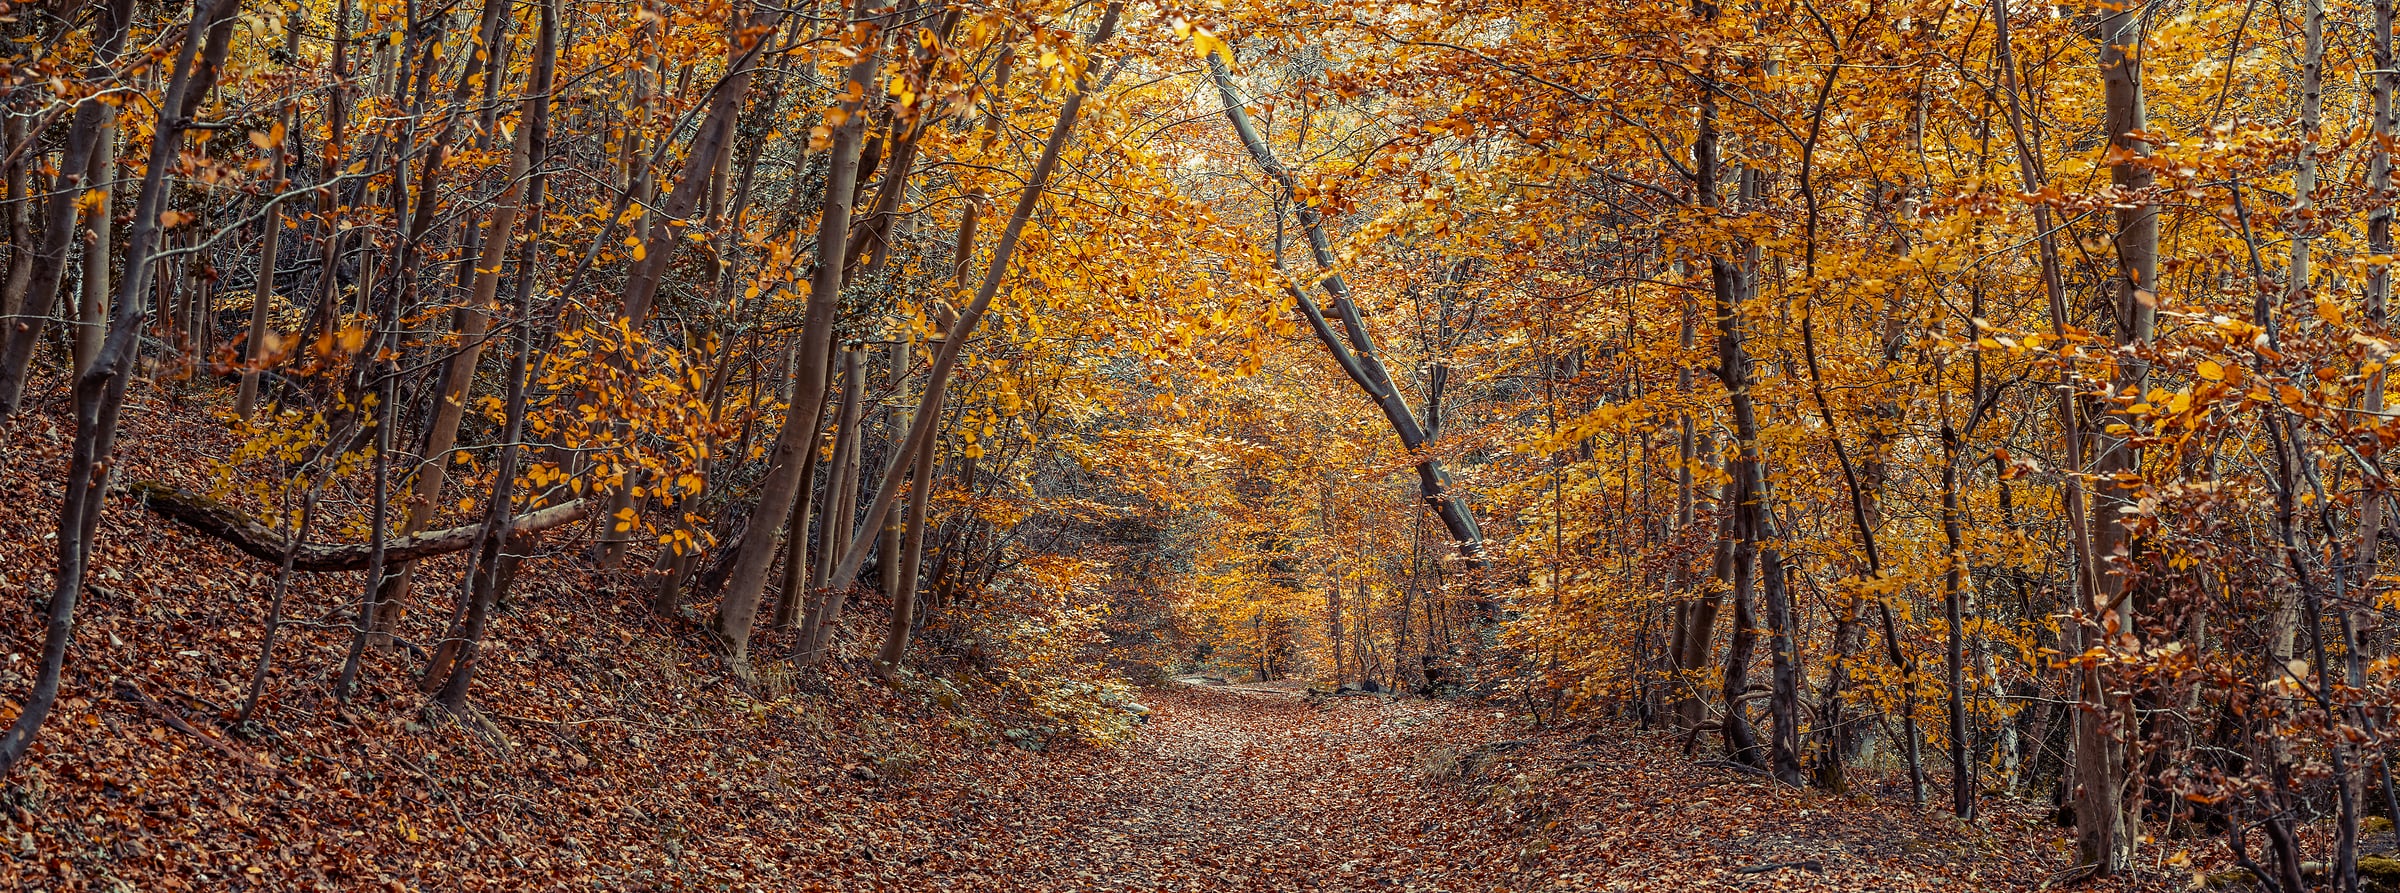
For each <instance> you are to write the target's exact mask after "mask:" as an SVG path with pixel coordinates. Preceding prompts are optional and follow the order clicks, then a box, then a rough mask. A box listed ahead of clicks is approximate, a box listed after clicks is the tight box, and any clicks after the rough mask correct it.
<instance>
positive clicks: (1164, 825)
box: [909, 689, 2188, 891]
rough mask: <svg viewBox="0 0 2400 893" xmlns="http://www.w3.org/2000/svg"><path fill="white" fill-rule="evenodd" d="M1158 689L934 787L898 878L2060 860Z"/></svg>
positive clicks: (1658, 773)
mask: <svg viewBox="0 0 2400 893" xmlns="http://www.w3.org/2000/svg"><path fill="white" fill-rule="evenodd" d="M1158 695H1159V701H1160V703H1159V704H1158V705H1157V713H1156V715H1155V718H1154V721H1153V722H1152V723H1151V724H1150V725H1149V726H1148V727H1146V728H1145V729H1143V731H1142V735H1141V737H1140V739H1139V740H1137V741H1136V742H1135V743H1134V744H1132V745H1130V746H1128V747H1126V748H1122V749H1116V750H1106V749H1092V750H1078V751H1074V752H1069V753H1061V754H1056V755H1050V756H1036V757H1033V758H1032V759H1029V760H1025V761H1021V762H1017V763H1014V764H1013V766H1012V767H1011V768H1012V769H1013V771H1004V772H1002V773H1000V774H997V775H995V776H993V777H990V778H981V779H957V780H954V782H955V783H957V784H959V785H961V786H962V788H963V789H962V791H961V794H962V796H961V797H960V798H959V799H958V800H956V801H954V802H955V803H956V804H957V805H958V806H959V808H960V810H961V811H962V812H964V813H968V814H965V815H958V816H955V817H954V819H955V820H956V822H957V826H958V827H960V828H962V829H969V830H968V831H967V836H968V837H969V838H970V839H966V840H961V841H959V842H958V843H959V845H957V846H953V847H944V848H942V852H941V854H940V855H936V856H934V857H932V858H930V859H928V860H927V861H925V862H924V863H922V864H921V865H919V866H917V867H916V870H915V871H912V872H910V874H912V875H914V879H913V880H911V881H910V882H909V885H910V886H912V887H916V886H925V887H936V888H942V887H947V888H953V889H975V888H983V889H1009V890H1129V891H1130V890H1261V891H1265V890H1425V891H1436V890H1439V891H1453V890H1455V891H1482V890H1562V891H1563V890H1690V889H1711V890H1714V889H1725V890H1748V889H1759V890H1764V889H1775V890H1795V889H1807V890H1817V889H1823V890H1962V889H1977V890H1991V889H2023V888H2030V887H2033V886H2037V885H2039V884H2040V882H2041V881H2042V880H2043V879H2044V877H2046V875H2047V874H2048V873H2049V871H2050V870H2053V869H2055V868H2056V867H2061V866H2052V865H2050V864H2049V863H2051V862H2059V861H2060V860H2061V855H2060V853H2059V851H2058V848H2057V847H2056V846H2055V843H2054V841H2053V840H2052V838H2053V837H2055V835H2054V834H2053V833H2052V829H2044V828H2041V827H2039V825H2038V824H2037V823H2034V822H2032V821H2030V820H2029V818H2028V817H2026V816H2021V815H2020V816H2003V817H2000V818H1997V819H1995V820H1994V821H1995V823H1996V826H1997V828H1999V829H2005V830H1994V829H1993V828H1965V827H1961V826H1957V825H1955V824H1952V823H1948V822H1947V821H1946V820H1941V819H1934V818H1926V817H1918V816H1914V815H1910V814H1909V813H1908V812H1907V811H1906V810H1905V809H1904V808H1897V807H1895V806H1891V805H1888V803H1887V802H1886V801H1888V799H1889V798H1882V797H1878V798H1865V797H1860V798H1856V799H1840V798H1831V797H1827V796H1824V795H1820V794H1816V793H1812V792H1804V791H1792V790H1784V789H1778V788H1776V787H1774V786H1772V785H1770V784H1767V783H1764V782H1760V781H1757V780H1755V779H1752V778H1750V777H1748V776H1744V775H1739V774H1734V773H1728V772H1725V771H1723V770H1718V769H1711V768H1707V767H1701V766H1694V765H1692V764H1690V763H1689V762H1687V761H1684V760H1682V759H1681V758H1680V757H1679V755H1677V754H1676V753H1675V752H1674V750H1673V748H1672V744H1673V742H1671V741H1668V740H1666V739H1665V738H1663V737H1649V736H1638V737H1633V738H1626V737H1621V736H1615V735H1609V736H1598V735H1595V736H1574V735H1565V734H1557V735H1535V736H1532V737H1529V738H1510V737H1507V733H1506V730H1505V729H1504V728H1503V724H1502V723H1501V722H1499V721H1498V720H1497V718H1496V717H1494V716H1493V715H1492V714H1489V713H1485V712H1480V711H1477V710H1474V709H1471V708H1468V707H1463V706H1454V705H1448V704H1439V703H1428V702H1422V701H1379V700H1374V699H1342V700H1338V701H1334V702H1331V703H1329V704H1324V705H1314V704H1308V703H1304V702H1302V701H1300V700H1297V699H1294V698H1291V697H1288V696H1282V697H1279V696H1276V695H1275V694H1273V693H1270V692H1262V691H1255V690H1253V691H1242V690H1238V689H1236V690H1222V689H1220V690H1177V691H1170V692H1162V693H1158ZM2062 864H2063V863H2062ZM2185 877H2186V878H2188V875H2186V876H2185Z"/></svg>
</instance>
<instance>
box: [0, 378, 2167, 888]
mask: <svg viewBox="0 0 2400 893" xmlns="http://www.w3.org/2000/svg"><path fill="white" fill-rule="evenodd" d="M145 390H146V391H148V389H145ZM148 393H149V394H155V393H156V392H155V391H148ZM126 416H127V419H128V422H127V428H128V429H129V436H128V438H127V439H126V441H125V442H124V444H123V446H122V447H121V453H120V455H121V457H122V461H121V463H120V467H119V468H118V470H117V479H118V480H119V481H127V480H138V479H145V478H153V479H164V480H167V481H170V482H172V483H175V484H177V485H179V486H185V487H189V488H194V489H205V488H206V486H207V481H206V480H205V479H204V478H203V476H202V472H201V471H200V469H204V468H206V467H207V462H206V460H207V458H208V457H211V456H221V455H224V454H225V451H226V450H227V449H228V448H229V444H227V443H226V442H225V440H224V435H223V433H222V432H223V427H222V426H221V425H218V424H215V423H212V422H206V421H203V420H204V419H205V418H206V416H205V413H204V411H201V410H199V409H197V408H195V407H188V406H177V405H175V404H174V403H173V402H172V401H171V400H167V399H161V398H158V397H155V396H148V395H145V396H141V397H137V399H136V400H135V402H134V403H133V404H132V405H131V406H129V407H128V409H127V413H126ZM66 428H67V424H66V419H65V418H64V412H63V410H62V409H61V408H60V407H57V406H55V405H52V406H49V407H47V408H44V409H42V410H41V411H37V412H35V413H30V414H28V415H26V416H24V417H21V418H19V419H18V420H16V421H15V422H12V423H11V424H10V425H9V427H8V428H6V429H4V430H0V443H7V444H11V445H12V446H11V447H10V448H9V449H8V450H6V451H0V494H5V498H0V592H4V593H6V594H5V595H4V596H0V721H5V720H7V719H9V718H11V717H13V715H14V713H15V702H14V701H13V700H10V699H12V698H15V697H19V696H21V694H22V693H23V692H24V691H26V689H27V688H28V687H29V685H30V683H31V669H32V663H33V659H34V656H35V655H36V654H38V649H39V642H40V622H39V619H38V610H39V609H38V607H37V603H38V599H37V598H36V597H34V596H33V595H31V594H30V593H34V592H37V591H39V590H41V589H43V588H46V586H47V579H48V568H49V567H50V563H51V560H52V557H53V556H52V550H53V549H54V548H55V546H54V543H55V541H54V540H52V539H50V538H49V537H48V536H46V535H45V533H44V532H45V531H46V530H47V529H48V525H49V524H50V523H51V519H52V517H53V513H54V512H55V511H56V506H57V504H58V499H59V494H58V492H57V490H56V484H55V481H56V480H57V479H59V478H60V477H63V475H61V474H59V473H58V472H59V470H60V469H61V468H63V467H64V464H65V459H64V450H65V447H66V443H67V438H66ZM99 542H100V546H99V550H98V556H97V563H96V567H95V571H94V575H93V579H94V584H95V585H94V586H93V587H92V589H91V591H90V593H89V595H88V597H87V600H86V601H85V604H84V605H83V607H82V609H81V611H80V612H79V622H80V629H79V633H78V638H77V640H76V646H75V650H74V652H73V661H72V663H71V667H70V672H69V674H68V678H67V680H66V690H65V694H64V697H63V699H62V702H61V704H60V707H59V709H58V710H57V711H56V712H54V713H53V714H52V716H51V719H50V722H49V724H48V726H47V728H46V729H45V730H44V732H43V738H42V740H41V741H40V742H39V743H38V744H37V745H36V747H35V750H34V754H33V757H32V758H31V759H30V760H29V761H28V762H27V763H26V764H25V765H24V766H22V767H20V769H19V770H18V771H17V772H16V773H14V774H13V775H12V776H11V777H9V778H7V779H4V780H0V890H44V891H49V890H60V891H66V890H105V891H128V890H138V891H151V890H178V889H206V890H226V891H245V890H277V891H280V890H320V889H321V890H342V891H348V890H376V889H382V890H424V891H452V890H510V891H517V890H578V891H582V890H625V891H650V890H694V891H703V890H706V891H716V890H724V891H746V890H765V891H782V890H925V889H957V890H1012V891H1013V890H1023V891H1048V890H1062V891H1063V890H1227V891H1231V890H1242V891H1249V890H1258V891H1268V890H1277V891H1280V890H1409V891H1433V890H1441V891H1487V890H1512V891H1513V890H1562V891H1563V890H1578V891H1581V890H1644V891H1649V890H1660V891H1667V890H1769V889H1773V890H1878V891H1881V890H1895V891H1896V890H2018V889H2033V888H2036V887H2039V886H2041V885H2042V884H2043V883H2044V882H2045V881H2046V880H2047V879H2049V878H2050V877H2051V876H2052V873H2054V872H2056V871H2058V870H2060V869H2063V868H2065V867H2066V861H2067V857H2066V855H2065V848H2064V840H2063V835H2062V834H2061V833H2060V832H2059V829H2057V828H2054V827H2051V826H2049V825H2047V824H2046V823H2045V822H2044V821H2042V820H2041V819H2042V816H2041V813H2040V811H2039V810H2038V809H2035V808H2034V807H2032V806H2030V805H2027V806H2015V805H2011V804H2009V803H2007V802H1998V803H1995V804H1994V806H1993V808H1992V809H1991V810H1990V813H1991V814H1990V815H1989V816H1988V817H1986V818H1985V819H1983V820H1981V821H1979V822H1978V823H1976V824H1974V825H1972V826H1967V825H1960V824H1959V823H1956V822H1952V821H1949V820H1947V819H1943V818H1940V817H1938V816H1931V815H1922V814H1917V813H1914V812H1912V811H1910V810H1909V809H1908V808H1907V805H1906V802H1905V800H1904V798H1903V797H1902V795H1901V790H1902V789H1901V788H1900V787H1899V786H1897V785H1892V784H1888V783H1878V782H1876V781H1874V780H1871V779H1870V780H1862V783H1861V784H1860V785H1858V790H1857V792H1856V793H1853V794H1851V795H1848V796H1844V797H1836V796H1831V795H1826V794H1821V793H1816V792H1810V791H1797V790H1790V789H1784V788H1781V787H1778V786H1775V785H1772V784H1770V783H1768V782H1766V781H1765V780H1763V779H1759V778H1756V777H1752V776H1748V775H1743V774H1739V773H1734V772H1729V771H1726V770H1723V769H1718V768H1710V767H1707V766H1704V765H1699V764H1695V763H1694V762H1693V761H1692V760H1690V759H1687V758H1685V757H1684V756H1683V754H1682V746H1681V745H1682V742H1681V740H1680V739H1678V738H1676V737H1674V736H1672V735H1669V734H1666V733H1660V732H1642V731H1633V730H1624V729H1600V730H1594V729H1591V728H1578V729H1549V730H1528V729H1526V728H1525V727H1523V726H1522V725H1521V724H1520V723H1518V722H1516V721H1514V720H1512V719H1510V718H1508V717H1507V716H1506V714H1504V713H1496V712H1494V711H1495V710H1498V709H1499V708H1497V707H1492V706H1486V705H1478V704H1474V703H1470V702H1434V701H1424V700H1415V699H1397V700H1394V699H1386V698H1381V697H1355V698H1340V699H1334V700H1330V701H1323V702H1318V703H1310V702H1308V701H1305V700H1303V699H1300V698H1297V697H1293V696H1292V695H1293V693H1292V692H1291V691H1289V690H1288V689H1283V688H1279V687H1276V686H1231V687H1225V688H1197V687H1193V686H1184V685H1170V686H1168V687H1165V688H1158V689H1152V690H1149V691H1148V692H1146V693H1145V694H1144V697H1145V698H1146V699H1148V700H1149V701H1150V703H1151V706H1152V707H1153V708H1154V709H1155V713H1154V715H1153V721H1152V722H1151V723H1149V724H1148V725H1146V726H1144V727H1142V728H1141V729H1140V733H1139V735H1138V736H1137V737H1136V738H1135V740H1134V741H1132V742H1131V743H1129V744H1125V745H1121V746H1116V747H1099V746H1091V745H1080V744H1066V743H1060V744H1056V745H1054V746H1051V747H1048V748H1045V749H1043V750H1042V751H1040V752H1031V751H1028V750H1025V749H1022V748H1020V747H1018V746H1015V745H1013V744H1011V743H1010V738H1009V736H1008V735H1007V734H1006V733H1007V732H1009V731H1010V730H1012V729H1015V728H1017V727H1020V726H1023V725H1026V724H1027V723H1028V722H1030V720H1029V718H1028V717H1026V716H1024V715H1022V714H1021V713H1020V712H1016V711H1019V710H1021V708H1018V707H1012V706H1011V705H1012V704H1013V703H1016V702H1014V701H1012V700H1011V699H1009V698H1008V697H1006V696H1004V690H1005V681H1004V680H1003V679H1002V678H1001V675H1000V674H998V673H995V672H991V671H986V670H981V669H977V668H975V667H973V666H971V665H967V664H965V663H962V662H960V661H958V660H957V659H955V658H953V657H950V656H947V655H950V654H955V652H952V651H945V650H944V648H943V646H942V635H943V633H942V631H941V630H940V629H939V628H938V627H935V628H931V629H929V630H928V633H927V636H926V638H927V643H926V647H925V649H924V651H923V653H922V657H921V658H919V661H920V663H921V665H922V666H923V667H924V668H925V669H926V670H927V671H928V672H927V674H926V675H924V676H916V677H912V678H910V679H909V680H908V681H906V682H905V683H904V684H903V685H901V686H900V687H899V688H897V689H895V688H891V687H886V686H883V685H879V684H875V683H873V682H870V681H868V680H866V679H865V678H863V676H862V674H859V673H857V672H855V671H854V670H853V669H851V667H853V666H855V663H854V662H855V661H856V660H859V659H863V651H864V649H865V648H866V647H868V646H869V645H871V644H872V638H871V637H870V636H868V635H866V634H865V633H866V631H868V630H872V629H875V628H878V626H879V624H880V623H881V619H880V618H878V617H877V616H875V606H873V605H868V606H865V608H864V609H863V610H862V612H861V614H860V615H859V616H858V617H856V618H854V620H853V624H854V626H853V629H852V630H851V631H849V632H847V633H845V634H844V636H843V637H842V638H841V639H840V645H839V647H840V649H842V650H843V652H844V654H846V655H848V658H846V660H836V661H835V662H834V664H833V666H831V667H830V668H829V669H828V670H827V672H825V673H822V674H820V673H816V672H814V671H810V672H808V673H804V674H793V673H790V672H788V671H773V672H767V673H766V674H765V685H766V689H767V690H766V691H763V692H762V691H747V690H743V689H741V688H739V687H738V686H736V685H734V684H732V683H731V682H729V681H728V680H727V677H726V674H725V673H724V672H723V670H722V667H721V666H719V664H718V662H717V660H716V659H715V658H713V657H710V656H709V655H708V652H707V650H706V648H705V647H704V646H703V640H702V638H701V636H700V634H699V633H698V631H697V629H696V625H695V624H694V623H692V622H690V621H689V620H688V619H687V620H683V621H662V620H660V619H658V618H655V617H652V616H650V615H649V614H648V613H647V612H646V611H644V610H643V609H642V608H641V607H639V606H637V605H636V604H635V599H634V598H632V597H630V596H628V595H623V594H617V593H616V592H615V590H616V589H618V588H620V586H619V584H618V583H617V582H615V581H612V580H610V579H606V578H593V577H590V576H588V575H586V574H584V573H582V572H580V571H577V570H574V568H575V567H576V566H577V562H573V561H547V560H536V561H533V562H531V563H529V564H528V565H527V569H526V571H525V576H524V577H523V578H522V579H521V585H520V587H519V594H518V595H517V596H516V597H515V598H514V600H512V602H511V603H510V606H509V607H508V609H507V611H506V612H505V613H504V614H503V615H502V616H501V617H500V618H499V620H498V621H497V623H496V625H495V631H494V636H495V639H494V642H493V645H492V648H491V650H490V651H489V652H488V653H489V655H490V657H489V659H488V661H487V666H486V668H485V671H484V672H483V673H482V674H481V675H479V676H478V679H477V683H476V685H477V688H476V692H475V703H476V705H477V706H476V709H475V711H474V713H473V715H472V717H471V719H470V720H469V721H468V722H466V723H459V722H456V721H452V720H449V719H446V718H440V717H436V716H433V715H431V714H429V713H428V712H427V711H426V710H425V709H424V708H422V706H421V704H422V697H421V696H420V695H418V694H417V693H416V692H415V689H414V687H413V685H412V683H413V681H414V675H415V667H416V665H417V660H416V658H415V657H414V656H412V655H410V654H408V653H407V652H406V651H405V650H402V651H397V652H394V653H390V654H371V655H370V660H369V663H368V665H367V672H366V674H365V677H364V679H365V686H364V688H363V689H362V690H361V692H360V693H359V695H358V696H357V697H356V698H353V699H352V700H351V701H350V703H348V704H347V705H337V704H334V703H332V701H331V699H330V698H329V697H328V691H329V685H328V684H327V683H328V681H329V680H330V677H331V674H332V673H333V671H334V670H335V669H337V668H338V666H339V664H340V661H341V656H342V654H343V651H344V647H345V644H346V642H347V634H348V629H349V624H348V622H347V621H346V620H345V619H344V618H345V617H346V616H347V615H345V613H344V612H345V610H347V606H349V605H353V604H355V603H356V599H357V597H358V593H357V586H358V583H357V580H356V577H357V575H355V574H325V575H302V576H300V577H298V578H296V584H295V586H294V589H293V591H292V594H291V604H290V606H289V609H288V613H289V616H291V617H292V618H294V619H295V621H296V623H297V625H295V626H292V627H288V628H287V630H286V633H287V636H286V638H285V639H284V641H283V642H282V643H281V644H280V645H279V646H278V649H277V652H276V654H277V657H276V661H275V665H274V666H275V670H274V672H273V674H271V675H270V677H269V682H270V684H269V686H268V690H267V696H266V698H265V699H264V701H262V706H261V710H260V717H261V721H260V722H259V723H256V724H254V725H252V726H248V727H238V726H236V725H235V724H234V723H232V722H231V721H230V720H231V717H232V713H233V711H232V709H231V708H232V707H233V705H236V704H238V703H240V700H241V698H242V695H243V687H244V685H243V683H244V682H245V681H246V680H247V678H248V674H249V668H250V666H251V665H252V662H253V661H255V660H256V655H257V653H258V648H257V644H258V631H259V629H260V619H261V617H262V616H263V614H264V611H265V606H266V604H267V595H268V593H269V592H270V586H269V582H270V580H269V576H270V572H271V569H270V568H266V567H263V566H261V565H260V564H259V563H258V562H255V561H251V560H249V559H247V558H244V557H242V556H240V555H239V554H237V553H234V552H232V551H231V550H230V549H227V548H225V547H223V546H222V545H219V544H217V543H214V542H212V541H209V540H206V539H205V538H202V537H200V536H198V535H196V534H193V533H191V532H189V531H187V530H184V529H182V528H179V527H176V526H173V525H171V524H169V523H167V522H164V521H161V520H160V519H158V518H157V517H156V516H154V515H152V514H150V513H149V512H146V511H144V510H143V509H141V508H140V507H139V506H137V505H134V504H133V503H132V502H131V501H130V500H128V499H125V498H117V499H114V500H112V503H111V506H110V508H109V510H108V515H107V520H106V523H105V524H104V525H103V527H102V532H101V535H100V541H99ZM552 546H553V547H554V548H556V549H558V550H561V551H569V550H572V549H574V548H576V544H575V543H573V542H560V543H555V544H552ZM437 564H438V563H437ZM427 570H428V575H429V577H430V578H432V579H435V580H439V579H442V575H443V574H444V573H445V572H444V571H443V570H442V569H441V568H440V567H439V566H434V567H429V568H428V569H427ZM446 573H448V574H449V575H451V576H453V577H454V576H455V571H454V570H452V571H448V572H446ZM420 598H421V602H420V606H421V610H420V611H419V612H418V614H417V615H415V617H414V619H412V621H411V623H412V624H414V626H412V627H411V628H410V629H414V630H415V632H412V633H410V635H416V636H420V637H422V636H424V635H427V634H430V633H431V632H433V631H434V630H435V629H437V628H438V625H439V623H440V620H441V618H442V617H444V616H446V614H447V606H448V604H449V603H450V599H451V598H452V594H451V593H450V591H449V587H447V586H444V585H441V584H432V585H428V586H427V587H426V591H424V592H423V593H422V594H421V596H420ZM757 647H758V648H759V649H760V650H761V651H762V652H765V653H774V649H776V648H778V647H788V643H779V641H778V640H777V638H776V637H775V636H774V635H767V636H764V637H762V640H761V641H760V642H758V643H757ZM846 661H849V662H846ZM770 666H781V665H779V664H778V665H770ZM937 679H938V680H941V681H936V680H937ZM2203 849H2211V850H2213V847H2201V846H2195V847H2194V850H2195V853H2196V854H2197V853H2199V852H2200V851H2201V850H2203ZM2151 852H2153V853H2155V852H2157V850H2155V849H2154V850H2152V851H2151ZM2190 879H2191V875H2190V873H2189V872H2188V870H2186V871H2177V870H2176V869H2172V868H2166V869H2163V870H2159V871H2155V872H2153V873H2151V874H2150V875H2149V882H2150V883H2152V884H2153V885H2155V886H2156V887H2157V888H2160V889H2175V888H2181V887H2183V886H2185V885H2186V884H2188V883H2189V881H2190ZM2112 889H2113V888H2112Z"/></svg>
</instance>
